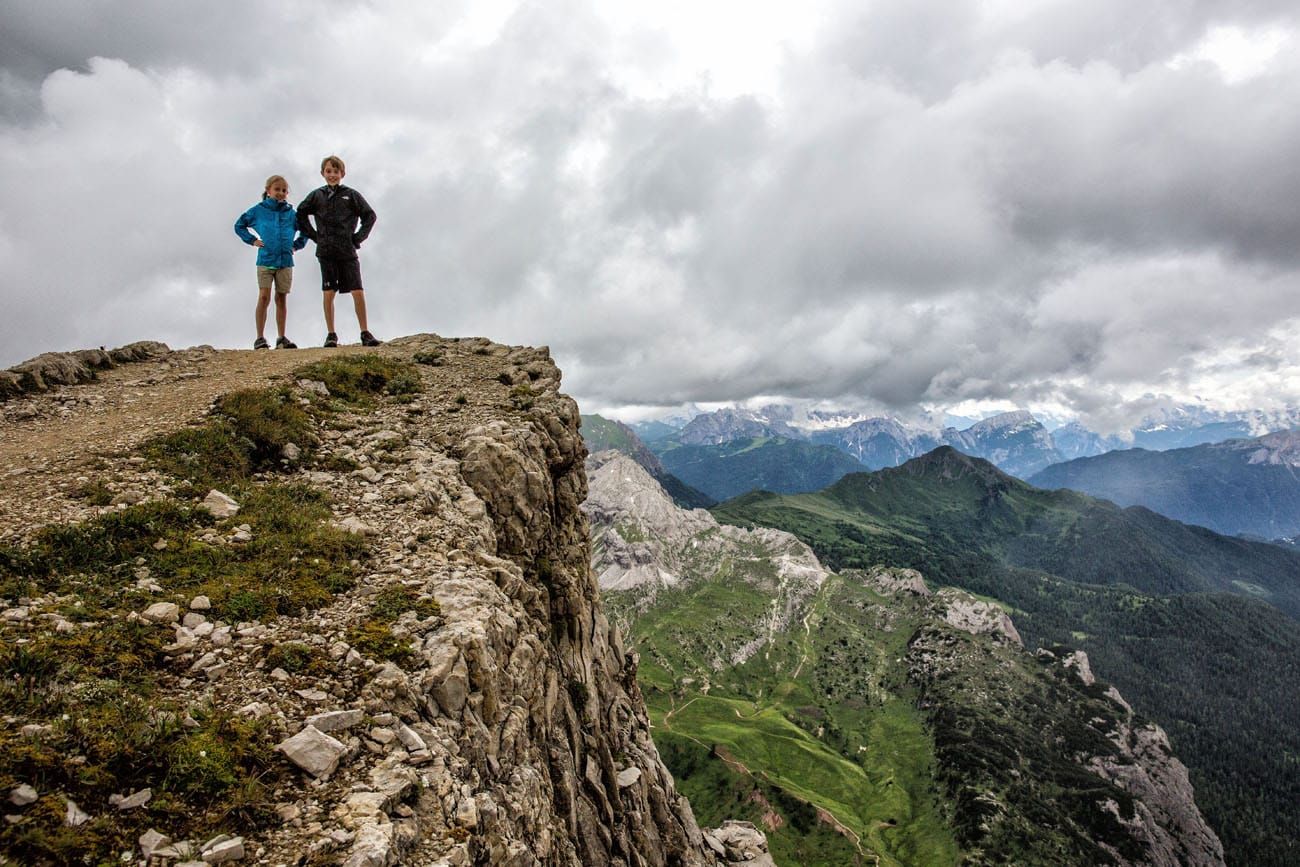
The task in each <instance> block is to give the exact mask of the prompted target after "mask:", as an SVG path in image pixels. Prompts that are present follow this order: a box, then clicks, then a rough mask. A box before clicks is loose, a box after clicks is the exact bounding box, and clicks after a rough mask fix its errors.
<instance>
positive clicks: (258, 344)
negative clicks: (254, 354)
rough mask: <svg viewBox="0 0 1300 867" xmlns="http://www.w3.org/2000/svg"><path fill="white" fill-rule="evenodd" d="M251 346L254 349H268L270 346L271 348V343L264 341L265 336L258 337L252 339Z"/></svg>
mask: <svg viewBox="0 0 1300 867" xmlns="http://www.w3.org/2000/svg"><path fill="white" fill-rule="evenodd" d="M253 348H254V349H270V348H271V344H269V343H267V342H266V338H265V337H259V338H257V339H256V340H254V341H253Z"/></svg>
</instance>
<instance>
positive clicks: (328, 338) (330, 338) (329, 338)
mask: <svg viewBox="0 0 1300 867" xmlns="http://www.w3.org/2000/svg"><path fill="white" fill-rule="evenodd" d="M325 345H326V346H338V345H339V336H338V335H337V334H335V333H334V332H333V331H331V332H330V333H329V334H326V335H325Z"/></svg>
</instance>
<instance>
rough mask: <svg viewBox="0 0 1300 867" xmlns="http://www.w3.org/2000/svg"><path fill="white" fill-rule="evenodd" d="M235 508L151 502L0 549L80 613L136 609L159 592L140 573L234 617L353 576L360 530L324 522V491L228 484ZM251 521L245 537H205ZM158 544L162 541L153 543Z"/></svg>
mask: <svg viewBox="0 0 1300 867" xmlns="http://www.w3.org/2000/svg"><path fill="white" fill-rule="evenodd" d="M232 491H233V493H234V494H235V495H236V498H237V499H238V500H239V501H240V502H241V506H242V507H241V509H240V511H239V513H238V514H237V515H236V516H235V517H234V518H232V519H229V520H227V521H225V522H223V523H220V524H218V523H217V522H215V521H214V519H213V518H212V516H211V515H209V514H208V513H207V512H206V511H204V510H202V509H199V508H196V507H191V506H186V505H182V504H178V503H174V502H170V501H152V502H147V503H141V504H138V505H135V506H131V507H129V508H127V509H124V510H122V511H119V512H111V513H109V514H107V515H104V516H101V517H98V518H95V519H92V520H90V521H86V522H84V523H81V524H74V525H59V526H52V527H47V528H45V529H43V530H41V531H40V532H38V533H37V534H36V537H35V539H34V541H33V543H32V544H31V545H30V546H29V547H28V548H26V549H22V550H13V549H10V550H8V551H5V552H0V566H2V567H3V570H4V573H5V575H6V576H8V577H7V579H6V580H7V583H11V584H16V583H18V582H19V581H20V580H21V581H24V582H26V585H27V590H28V592H55V593H59V594H72V595H73V596H75V598H76V599H78V600H80V601H81V602H82V611H81V613H82V614H84V616H87V617H89V616H98V615H99V614H101V613H104V612H112V611H118V612H124V611H127V610H140V609H142V608H144V607H146V606H147V605H148V604H149V603H151V602H155V601H158V597H157V596H156V595H153V594H150V593H148V592H147V591H142V590H139V589H137V588H136V587H135V584H134V581H133V578H134V576H136V575H147V576H148V578H149V579H150V580H151V581H153V582H156V583H157V584H158V585H159V586H161V587H162V588H163V589H164V591H165V592H167V593H168V594H169V595H168V596H165V597H163V598H164V599H166V598H171V599H173V600H174V601H177V602H179V603H182V604H183V603H185V602H187V601H188V600H189V598H191V597H192V596H195V595H200V594H202V595H206V596H208V597H209V598H210V599H211V600H212V603H213V615H214V616H216V617H220V618H223V619H227V620H231V621H241V620H257V619H266V618H268V617H273V616H275V615H277V614H300V613H302V612H303V611H306V610H310V609H313V608H318V607H320V606H321V605H324V604H327V603H328V602H329V601H330V599H331V598H332V597H333V595H334V594H336V593H340V592H343V591H345V590H348V589H350V588H351V587H352V586H353V584H354V582H355V574H354V572H355V570H354V567H353V566H352V561H354V560H359V559H360V558H362V557H364V556H365V554H366V544H365V542H364V540H363V539H362V538H361V537H360V536H357V535H354V534H351V533H347V532H344V531H343V530H340V529H338V528H336V527H333V526H331V525H330V523H329V521H330V518H331V513H330V510H329V506H328V500H327V498H326V496H325V495H324V494H323V493H321V492H320V491H317V490H315V489H314V488H311V487H308V486H306V485H301V484H266V485H258V486H250V487H246V488H235V489H232ZM233 524H248V525H249V526H250V527H251V528H252V534H253V539H252V541H250V542H247V543H244V544H232V543H226V542H223V541H220V537H218V539H217V540H216V541H206V540H205V539H204V538H203V536H202V535H201V534H203V533H204V532H206V531H208V530H209V528H210V529H211V530H212V531H214V532H216V533H218V534H224V533H226V532H228V531H229V529H230V527H231V525H233ZM160 543H163V547H161V548H160V547H158V546H159V544H160Z"/></svg>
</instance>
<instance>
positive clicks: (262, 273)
mask: <svg viewBox="0 0 1300 867" xmlns="http://www.w3.org/2000/svg"><path fill="white" fill-rule="evenodd" d="M272 286H274V287H275V291H276V293H277V294H279V295H288V294H289V290H290V289H291V288H292V287H293V268H291V267H290V268H268V267H266V266H265V265H258V266H257V288H258V289H270V288H271V287H272Z"/></svg>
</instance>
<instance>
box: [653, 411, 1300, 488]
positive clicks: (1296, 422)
mask: <svg viewBox="0 0 1300 867" xmlns="http://www.w3.org/2000/svg"><path fill="white" fill-rule="evenodd" d="M687 416H690V417H689V419H688V418H687ZM1294 427H1300V409H1286V410H1279V411H1274V412H1265V411H1262V410H1258V411H1248V412H1219V411H1214V410H1209V409H1206V408H1204V407H1198V406H1178V407H1173V408H1168V409H1163V410H1160V411H1159V412H1156V413H1153V414H1152V415H1151V416H1150V417H1149V418H1148V419H1147V420H1146V421H1144V422H1143V423H1142V424H1140V425H1138V426H1137V427H1134V428H1132V429H1131V430H1128V431H1125V432H1123V433H1121V434H1110V435H1105V434H1100V433H1097V432H1095V431H1091V430H1088V429H1087V428H1086V427H1084V426H1083V425H1081V424H1080V423H1079V422H1077V421H1073V422H1068V423H1066V424H1064V425H1061V426H1059V427H1057V428H1056V429H1055V430H1049V429H1048V428H1047V427H1046V426H1045V425H1044V424H1043V423H1042V422H1041V421H1040V420H1039V419H1037V418H1035V417H1034V416H1033V415H1032V414H1031V413H1029V412H1027V411H1024V410H1018V411H1015V412H1008V413H1002V414H1000V415H995V416H991V417H989V418H986V419H984V420H983V421H978V422H974V423H972V424H970V425H969V426H967V427H964V428H957V427H952V426H945V425H941V424H917V423H909V422H907V421H904V420H903V419H900V418H894V417H888V416H875V417H873V416H866V415H864V414H862V413H853V412H831V411H811V412H796V410H795V409H794V408H793V407H792V406H789V405H784V404H774V405H770V406H765V407H762V408H760V409H740V408H724V409H719V410H715V411H713V412H708V413H705V412H698V411H696V412H695V414H694V415H690V413H686V414H682V415H678V416H676V417H673V418H670V419H666V420H660V421H652V422H641V423H638V424H637V425H633V429H634V430H635V431H636V432H637V433H638V435H640V436H641V438H642V440H643V441H644V442H645V443H647V444H648V445H650V446H651V447H652V448H653V449H654V451H655V452H656V453H659V454H662V453H663V451H664V450H665V449H666V448H668V447H669V446H670V445H725V444H726V443H729V442H733V441H735V440H738V439H756V438H772V437H778V438H782V439H786V440H806V441H808V442H813V443H817V444H820V445H830V446H834V447H835V448H837V449H839V450H840V451H842V452H844V453H845V454H847V455H850V456H851V457H853V458H855V459H856V460H858V461H859V462H861V463H862V464H863V465H864V466H865V467H866V468H867V469H883V468H886V467H893V466H898V465H899V464H901V463H903V462H904V461H907V460H910V459H912V458H914V457H919V456H920V455H923V454H925V453H926V452H928V451H931V450H933V449H935V448H937V447H939V446H942V445H947V446H952V447H953V448H955V449H957V450H958V451H961V452H963V453H964V454H969V455H972V456H974V457H980V458H984V459H985V460H988V461H990V462H992V463H993V464H994V465H996V466H997V467H998V468H999V469H1002V470H1003V471H1005V472H1008V473H1011V474H1012V475H1015V476H1018V477H1020V478H1028V477H1029V476H1032V475H1033V474H1035V473H1037V472H1040V471H1042V470H1043V469H1045V468H1046V467H1048V466H1051V465H1053V464H1057V463H1061V462H1064V461H1068V460H1072V459H1075V458H1081V457H1091V456H1094V455H1100V454H1105V453H1106V452H1110V451H1115V450H1118V449H1129V448H1134V447H1138V448H1145V449H1150V450H1165V449H1173V448H1184V447H1188V446H1193V445H1200V444H1206V443H1216V442H1222V441H1224V440H1228V439H1232V438H1241V437H1258V436H1261V435H1263V434H1266V433H1273V432H1276V431H1281V430H1288V429H1291V428H1294Z"/></svg>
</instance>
